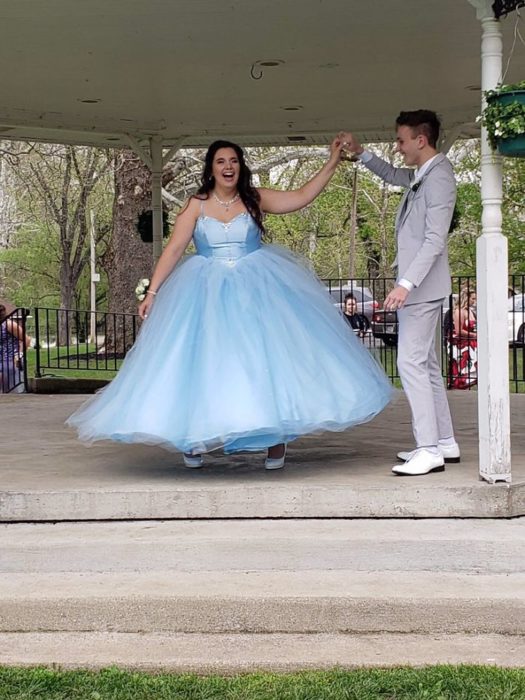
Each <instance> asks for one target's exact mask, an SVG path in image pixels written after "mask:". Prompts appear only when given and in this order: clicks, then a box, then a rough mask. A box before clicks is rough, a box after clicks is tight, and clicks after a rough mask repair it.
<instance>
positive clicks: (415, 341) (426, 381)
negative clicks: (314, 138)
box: [343, 109, 460, 476]
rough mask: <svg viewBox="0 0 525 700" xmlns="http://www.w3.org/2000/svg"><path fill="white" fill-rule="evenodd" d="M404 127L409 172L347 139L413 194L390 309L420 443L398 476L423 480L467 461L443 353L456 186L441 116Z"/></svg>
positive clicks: (405, 122) (400, 138)
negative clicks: (441, 145) (439, 340)
mask: <svg viewBox="0 0 525 700" xmlns="http://www.w3.org/2000/svg"><path fill="white" fill-rule="evenodd" d="M396 127H397V151H398V152H399V153H400V154H401V155H402V156H403V158H404V161H405V164H406V165H407V166H409V167H407V168H394V167H393V166H392V165H390V163H387V162H386V161H384V160H382V159H381V158H378V157H377V156H375V155H373V154H372V153H370V152H369V151H365V150H364V149H363V147H362V146H361V144H360V143H359V141H358V140H357V139H356V138H354V136H353V135H352V134H350V133H346V134H344V136H343V139H344V141H345V142H346V143H347V149H348V150H349V151H351V152H352V153H354V154H356V155H357V156H358V157H359V160H360V161H361V162H362V163H363V165H365V166H366V167H367V168H368V169H369V170H371V171H372V172H373V173H375V174H376V175H379V177H380V178H382V179H383V180H385V181H386V182H389V183H390V184H392V185H400V186H402V187H405V188H406V190H405V192H404V195H403V198H402V200H401V204H400V207H399V210H398V213H397V218H396V238H397V256H396V261H395V265H397V280H396V285H395V287H394V289H393V290H392V291H391V292H390V294H389V295H388V296H387V298H386V299H385V303H384V308H385V309H386V310H387V311H397V316H398V321H399V336H398V361H397V364H398V368H399V375H400V377H401V382H402V384H403V388H404V390H405V394H406V396H407V399H408V402H409V405H410V409H411V412H412V428H413V432H414V438H415V442H416V449H415V450H412V451H411V452H399V453H398V455H397V456H398V458H399V459H400V460H401V461H402V462H403V464H400V465H396V466H395V467H393V469H392V471H393V472H394V473H395V474H397V475H399V476H418V475H421V474H428V473H429V472H436V471H443V470H444V469H445V466H444V465H445V462H459V459H460V452H459V446H458V444H457V442H456V441H455V439H454V430H453V427H452V419H451V417H450V409H449V406H448V401H447V395H446V390H445V387H444V385H443V379H442V377H441V370H440V366H439V363H438V360H437V356H436V349H435V333H436V328H437V325H438V322H439V319H440V316H441V306H442V302H443V299H444V298H445V297H447V296H448V295H449V294H450V292H451V285H450V270H449V266H448V251H447V238H448V232H449V228H450V222H451V219H452V213H453V211H454V204H455V201H456V183H455V180H454V173H453V170H452V165H451V164H450V161H449V160H448V159H447V158H446V157H445V156H444V155H443V154H441V153H439V152H438V151H437V148H436V145H437V141H438V138H439V128H440V123H439V120H438V118H437V115H436V114H435V113H434V112H431V111H429V110H426V109H419V110H417V111H414V112H401V114H400V115H399V117H398V118H397V120H396ZM414 166H415V169H413V168H414Z"/></svg>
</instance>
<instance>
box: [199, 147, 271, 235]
mask: <svg viewBox="0 0 525 700" xmlns="http://www.w3.org/2000/svg"><path fill="white" fill-rule="evenodd" d="M220 148H232V149H233V150H234V151H235V153H236V154H237V158H238V159H239V166H240V170H239V181H238V182H237V190H238V191H239V196H240V198H241V200H242V202H243V204H244V206H245V207H246V209H247V210H248V212H249V214H250V216H251V217H252V219H253V220H254V221H255V223H256V224H257V226H258V227H259V228H260V229H261V232H262V233H265V230H264V225H263V221H262V211H261V207H260V206H259V200H260V196H259V193H258V192H257V190H256V189H255V187H254V186H253V185H252V173H251V171H250V168H249V167H248V166H247V165H246V162H245V160H244V152H243V150H242V148H241V147H240V146H238V145H237V144H236V143H232V142H231V141H214V142H213V143H212V144H211V145H210V147H209V148H208V150H207V151H206V157H205V158H204V170H203V172H202V177H201V186H200V187H199V189H198V191H197V194H196V196H197V197H199V195H206V199H208V197H209V194H210V192H211V191H212V189H213V188H214V187H215V178H214V177H213V174H212V173H213V159H214V158H215V154H216V153H217V151H218V150H219V149H220Z"/></svg>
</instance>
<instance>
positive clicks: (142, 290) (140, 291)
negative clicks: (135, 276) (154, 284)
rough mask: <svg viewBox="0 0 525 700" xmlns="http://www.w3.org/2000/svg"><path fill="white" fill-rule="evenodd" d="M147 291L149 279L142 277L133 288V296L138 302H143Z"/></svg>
mask: <svg viewBox="0 0 525 700" xmlns="http://www.w3.org/2000/svg"><path fill="white" fill-rule="evenodd" d="M148 289H149V279H148V278H147V277H143V278H142V279H141V280H139V283H138V284H137V286H136V288H135V296H136V297H137V299H138V300H139V301H144V299H145V298H146V294H147V293H148Z"/></svg>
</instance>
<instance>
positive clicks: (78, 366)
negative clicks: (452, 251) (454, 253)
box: [34, 274, 525, 392]
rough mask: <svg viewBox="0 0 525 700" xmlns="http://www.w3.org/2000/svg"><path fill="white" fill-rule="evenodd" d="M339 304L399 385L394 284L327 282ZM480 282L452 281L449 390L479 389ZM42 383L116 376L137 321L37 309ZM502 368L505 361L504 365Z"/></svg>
mask: <svg viewBox="0 0 525 700" xmlns="http://www.w3.org/2000/svg"><path fill="white" fill-rule="evenodd" d="M323 282H324V284H325V286H326V289H327V291H328V292H329V293H330V295H331V296H332V299H333V302H334V304H337V305H338V306H339V307H340V308H341V310H343V311H344V306H345V304H350V307H352V306H353V308H354V310H355V312H356V313H357V314H358V315H359V316H361V317H363V318H362V320H361V321H360V322H359V323H358V324H357V328H356V333H357V334H358V335H359V337H360V339H361V340H362V342H363V343H364V344H365V345H366V347H367V348H368V349H369V350H370V352H371V353H372V354H373V355H374V356H375V357H376V359H377V360H378V362H380V364H381V365H382V366H383V367H384V369H385V372H386V374H387V375H388V376H389V377H390V379H391V380H392V381H393V382H394V383H398V382H399V374H398V371H397V332H398V329H397V316H396V313H395V312H387V311H384V310H383V303H384V300H385V298H386V296H387V295H388V292H389V291H390V290H391V289H392V287H393V286H394V283H395V279H394V278H387V279H385V278H381V279H375V278H356V279H353V280H347V279H326V280H323ZM475 290H476V280H475V278H474V277H453V278H452V294H451V295H450V297H449V298H448V299H446V300H445V301H444V303H443V307H442V311H441V324H440V335H441V337H440V339H437V342H438V344H439V347H440V349H441V353H440V354H441V358H440V359H441V366H442V370H443V376H444V377H445V379H446V384H447V387H448V388H449V389H470V388H472V387H475V386H476V384H477V333H476V299H475ZM524 301H525V274H519V275H517V274H515V275H511V276H510V277H509V306H508V337H509V370H510V386H511V389H512V390H513V391H516V392H518V391H525V304H524ZM34 322H35V339H36V367H35V376H37V377H40V376H42V374H45V373H47V374H49V373H50V372H54V371H57V370H60V371H63V370H76V371H79V370H80V371H83V370H86V371H90V372H115V371H117V370H118V368H119V367H120V364H121V362H122V359H123V358H124V356H125V355H126V353H127V351H128V350H129V349H130V347H131V346H132V345H133V343H134V342H135V338H136V335H137V332H138V329H139V324H140V320H139V318H138V316H136V315H134V314H117V313H109V312H96V313H95V312H90V311H78V310H64V309H48V308H37V309H35V314H34ZM502 361H505V359H503V358H502Z"/></svg>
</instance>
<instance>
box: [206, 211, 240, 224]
mask: <svg viewBox="0 0 525 700" xmlns="http://www.w3.org/2000/svg"><path fill="white" fill-rule="evenodd" d="M240 216H249V214H248V212H247V211H241V212H240V213H239V214H236V215H235V216H234V217H233V218H232V219H230V220H229V221H222V220H221V219H217V217H216V216H209V215H208V214H201V215H200V216H199V219H202V220H203V221H204V219H212V220H213V221H217V222H218V223H219V224H222V225H223V226H229V225H230V224H231V223H233V222H234V221H235V219H238V218H239V217H240Z"/></svg>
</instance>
